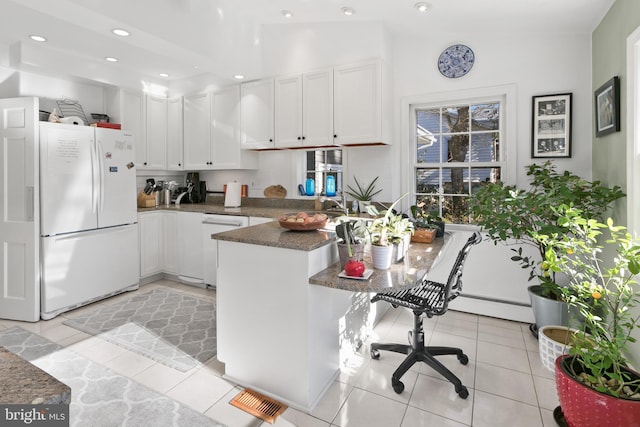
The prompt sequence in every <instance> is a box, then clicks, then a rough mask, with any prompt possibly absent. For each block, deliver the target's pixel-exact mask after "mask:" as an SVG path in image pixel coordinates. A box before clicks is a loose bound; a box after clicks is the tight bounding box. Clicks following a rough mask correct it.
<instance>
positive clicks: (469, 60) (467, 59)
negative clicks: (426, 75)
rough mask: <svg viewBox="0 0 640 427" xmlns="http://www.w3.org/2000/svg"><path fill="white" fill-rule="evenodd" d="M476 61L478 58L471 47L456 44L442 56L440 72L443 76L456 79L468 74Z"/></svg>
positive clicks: (439, 64) (439, 65)
mask: <svg viewBox="0 0 640 427" xmlns="http://www.w3.org/2000/svg"><path fill="white" fill-rule="evenodd" d="M475 60H476V57H475V55H474V54H473V51H472V50H471V48H470V47H469V46H465V45H463V44H454V45H453V46H449V47H448V48H446V49H445V50H444V51H443V52H442V53H441V54H440V57H439V58H438V70H440V73H441V74H442V75H443V76H445V77H449V78H450V79H455V78H457V77H462V76H464V75H465V74H467V73H468V72H469V71H470V70H471V67H473V63H474V62H475Z"/></svg>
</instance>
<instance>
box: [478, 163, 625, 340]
mask: <svg viewBox="0 0 640 427" xmlns="http://www.w3.org/2000/svg"><path fill="white" fill-rule="evenodd" d="M527 168H528V170H527V176H529V177H530V179H531V183H530V186H529V188H528V189H526V190H525V189H519V188H516V187H515V186H509V185H505V184H504V183H502V182H498V183H486V184H483V185H481V186H480V188H479V190H478V191H476V192H475V193H474V194H473V197H472V198H471V202H470V205H471V213H472V216H473V218H474V219H475V222H476V223H477V224H478V225H479V226H481V227H482V229H483V231H485V232H486V233H487V235H488V238H489V239H491V240H492V241H493V242H494V243H495V244H498V242H501V243H507V244H511V245H515V247H514V248H512V249H511V250H512V251H513V255H512V256H511V260H513V261H515V262H517V263H519V264H521V266H522V267H523V268H524V269H528V270H529V280H530V281H531V280H534V279H536V280H537V281H538V284H536V285H532V286H529V287H528V291H529V296H530V297H531V302H532V306H533V312H534V317H535V324H534V325H531V329H532V332H533V333H534V334H535V335H536V336H537V330H538V329H539V328H540V327H542V326H544V325H550V324H551V325H567V324H568V318H567V315H566V313H567V310H566V307H565V305H564V303H563V302H562V298H561V286H559V285H558V283H557V281H556V272H554V271H551V270H549V269H548V268H547V266H546V264H545V263H544V262H543V259H544V255H545V252H546V250H547V247H546V245H545V244H544V242H541V241H539V240H536V238H535V236H536V235H537V234H547V235H552V234H554V233H557V232H559V231H560V230H562V228H561V227H560V226H559V225H558V213H557V211H556V209H555V208H556V207H558V206H561V205H567V206H569V205H572V206H574V207H575V208H577V209H579V210H580V211H581V212H582V214H583V216H584V217H586V218H596V219H602V215H603V214H604V213H605V212H606V210H607V208H608V207H609V206H610V204H611V203H612V202H613V201H615V200H617V199H619V198H621V197H624V193H623V192H622V190H621V189H620V187H618V186H614V187H612V188H610V187H607V186H605V185H603V184H602V183H601V182H600V181H587V180H585V179H583V178H581V177H579V176H577V175H575V174H573V173H571V172H569V171H565V172H562V173H560V172H557V171H556V168H555V166H554V164H553V163H552V162H550V161H547V162H545V163H544V164H532V165H529V166H528V167H527ZM525 247H531V248H534V252H535V253H536V255H527V253H526V251H524V248H525Z"/></svg>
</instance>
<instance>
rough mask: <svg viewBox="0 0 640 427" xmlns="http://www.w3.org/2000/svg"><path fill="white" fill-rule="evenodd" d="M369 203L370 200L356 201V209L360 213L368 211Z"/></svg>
mask: <svg viewBox="0 0 640 427" xmlns="http://www.w3.org/2000/svg"><path fill="white" fill-rule="evenodd" d="M370 205H371V200H360V201H359V202H358V210H359V211H360V213H365V214H366V213H368V212H367V206H370Z"/></svg>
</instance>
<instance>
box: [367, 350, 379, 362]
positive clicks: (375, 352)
mask: <svg viewBox="0 0 640 427" xmlns="http://www.w3.org/2000/svg"><path fill="white" fill-rule="evenodd" d="M369 354H370V355H371V358H372V359H374V360H378V359H380V352H379V351H378V350H371V352H370V353H369Z"/></svg>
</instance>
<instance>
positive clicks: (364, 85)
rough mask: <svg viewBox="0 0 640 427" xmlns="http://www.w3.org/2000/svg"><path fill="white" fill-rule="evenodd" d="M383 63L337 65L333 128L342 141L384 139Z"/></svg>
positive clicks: (337, 137)
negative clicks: (382, 102)
mask: <svg viewBox="0 0 640 427" xmlns="http://www.w3.org/2000/svg"><path fill="white" fill-rule="evenodd" d="M380 74H381V63H380V61H371V62H364V63H360V64H355V65H345V66H340V67H335V68H334V76H333V78H334V123H333V126H334V132H335V135H336V142H337V143H339V144H341V145H342V144H365V143H375V142H383V141H382V140H381V139H382V128H381V124H382V121H381V96H382V94H381V88H380V81H381V75H380Z"/></svg>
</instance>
